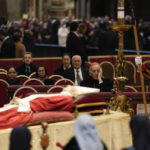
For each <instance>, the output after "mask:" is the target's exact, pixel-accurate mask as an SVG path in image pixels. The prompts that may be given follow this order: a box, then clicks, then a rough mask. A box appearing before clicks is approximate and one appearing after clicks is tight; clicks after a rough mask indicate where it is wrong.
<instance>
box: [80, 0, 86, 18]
mask: <svg viewBox="0 0 150 150" xmlns="http://www.w3.org/2000/svg"><path fill="white" fill-rule="evenodd" d="M80 1H81V3H80V4H81V5H80V10H81V11H80V12H81V14H80V18H85V16H86V15H85V7H86V3H85V0H80Z"/></svg>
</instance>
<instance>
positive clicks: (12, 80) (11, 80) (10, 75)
mask: <svg viewBox="0 0 150 150" xmlns="http://www.w3.org/2000/svg"><path fill="white" fill-rule="evenodd" d="M5 80H6V81H7V82H8V84H9V85H20V84H22V83H21V81H20V79H19V78H17V72H16V69H15V67H9V69H8V71H7V78H6V79H5Z"/></svg>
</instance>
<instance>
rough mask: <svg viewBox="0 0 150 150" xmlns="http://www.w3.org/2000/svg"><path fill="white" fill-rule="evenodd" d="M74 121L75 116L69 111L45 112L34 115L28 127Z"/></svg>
mask: <svg viewBox="0 0 150 150" xmlns="http://www.w3.org/2000/svg"><path fill="white" fill-rule="evenodd" d="M73 119H74V116H73V114H71V113H70V112H67V111H44V112H38V113H34V114H33V117H32V118H31V119H30V120H29V122H28V123H27V125H36V124H41V122H48V123H52V122H60V121H68V120H73Z"/></svg>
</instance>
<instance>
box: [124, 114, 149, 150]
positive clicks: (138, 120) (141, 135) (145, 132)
mask: <svg viewBox="0 0 150 150" xmlns="http://www.w3.org/2000/svg"><path fill="white" fill-rule="evenodd" d="M130 128H131V132H132V139H133V146H131V147H129V148H126V149H123V150H150V142H149V139H150V121H149V118H148V117H147V116H144V115H135V116H133V117H132V118H131V121H130Z"/></svg>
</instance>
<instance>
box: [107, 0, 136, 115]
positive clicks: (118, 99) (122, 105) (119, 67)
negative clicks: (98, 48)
mask: <svg viewBox="0 0 150 150" xmlns="http://www.w3.org/2000/svg"><path fill="white" fill-rule="evenodd" d="M117 14H118V24H117V25H116V26H113V29H114V30H116V31H118V33H119V35H118V36H119V43H118V48H119V50H118V56H117V61H116V67H115V84H116V86H117V92H116V95H115V96H114V97H113V99H112V100H111V104H110V108H111V109H112V110H119V111H123V112H128V113H130V114H131V115H132V114H133V110H132V109H130V108H129V104H128V99H127V97H126V96H125V95H124V94H123V91H124V88H125V83H126V80H127V78H126V77H125V71H126V61H125V58H124V52H123V49H124V32H125V31H127V30H128V29H129V28H131V27H132V26H131V25H125V24H124V0H118V7H117ZM112 101H113V102H112ZM112 104H113V107H111V106H112Z"/></svg>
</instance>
